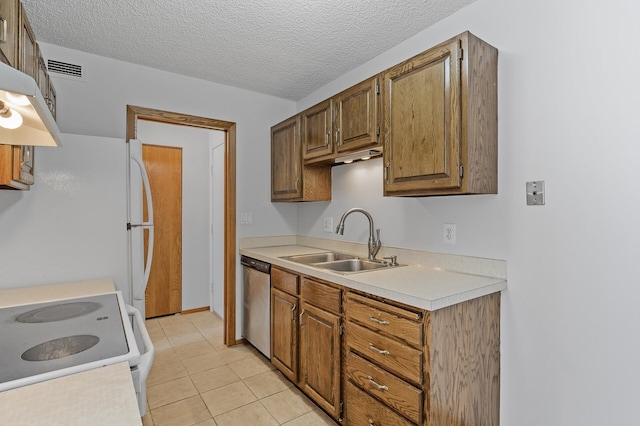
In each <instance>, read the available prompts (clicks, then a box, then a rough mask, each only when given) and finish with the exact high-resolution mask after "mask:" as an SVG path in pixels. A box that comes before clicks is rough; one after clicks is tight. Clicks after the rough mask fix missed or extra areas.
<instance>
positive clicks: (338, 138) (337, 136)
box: [335, 129, 341, 145]
mask: <svg viewBox="0 0 640 426" xmlns="http://www.w3.org/2000/svg"><path fill="white" fill-rule="evenodd" d="M339 135H340V129H338V130H336V139H335V141H336V143H337V144H338V145H341V144H340V137H339Z"/></svg>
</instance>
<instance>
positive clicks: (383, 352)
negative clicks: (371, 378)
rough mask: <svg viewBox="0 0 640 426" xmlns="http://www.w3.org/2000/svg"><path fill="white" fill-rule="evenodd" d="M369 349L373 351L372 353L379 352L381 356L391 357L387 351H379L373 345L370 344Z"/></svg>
mask: <svg viewBox="0 0 640 426" xmlns="http://www.w3.org/2000/svg"><path fill="white" fill-rule="evenodd" d="M369 349H371V350H372V351H375V352H378V353H379V354H380V355H389V351H388V350H386V349H378V348H376V347H375V346H374V345H373V343H369Z"/></svg>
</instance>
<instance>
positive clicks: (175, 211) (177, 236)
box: [142, 145, 182, 318]
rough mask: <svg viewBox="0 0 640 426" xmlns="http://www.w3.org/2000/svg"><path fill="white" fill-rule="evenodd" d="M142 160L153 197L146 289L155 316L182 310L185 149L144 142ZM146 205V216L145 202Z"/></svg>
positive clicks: (149, 314)
mask: <svg viewBox="0 0 640 426" xmlns="http://www.w3.org/2000/svg"><path fill="white" fill-rule="evenodd" d="M142 159H143V161H144V165H145V167H146V168H147V173H148V174H149V184H150V186H151V197H152V198H153V223H154V232H155V238H154V245H153V262H152V266H151V274H150V276H149V283H148V284H147V290H146V292H145V312H146V317H147V318H152V317H157V316H161V315H169V314H174V313H177V312H180V311H182V148H175V147H167V146H158V145H142ZM143 208H144V215H145V218H146V217H147V205H146V202H145V203H144V206H143ZM145 220H146V219H145ZM147 232H148V231H145V253H147V247H148V234H147ZM145 261H146V260H145Z"/></svg>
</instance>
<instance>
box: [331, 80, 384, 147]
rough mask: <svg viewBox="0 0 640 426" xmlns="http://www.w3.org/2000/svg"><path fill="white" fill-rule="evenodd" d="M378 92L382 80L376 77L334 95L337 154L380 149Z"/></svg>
mask: <svg viewBox="0 0 640 426" xmlns="http://www.w3.org/2000/svg"><path fill="white" fill-rule="evenodd" d="M379 93H380V86H379V79H378V77H373V78H370V79H368V80H365V81H363V82H361V83H358V84H356V85H355V86H352V87H350V88H348V89H347V90H345V91H343V92H342V93H340V94H338V95H336V96H335V98H334V99H335V102H334V113H335V117H334V129H333V130H334V134H335V136H337V138H336V140H337V152H340V153H344V152H350V151H358V150H362V149H367V148H373V147H377V146H380V144H379V139H378V136H379V134H380V127H379V122H378V111H379V108H378V99H379V97H380V95H379Z"/></svg>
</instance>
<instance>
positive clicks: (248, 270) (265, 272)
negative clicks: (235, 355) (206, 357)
mask: <svg viewBox="0 0 640 426" xmlns="http://www.w3.org/2000/svg"><path fill="white" fill-rule="evenodd" d="M240 263H241V264H242V291H243V301H244V304H243V306H244V307H243V310H242V336H243V337H244V338H245V339H247V341H248V342H249V343H251V344H252V345H253V346H255V347H256V348H257V349H258V350H259V351H260V352H262V353H263V354H264V355H265V356H266V357H267V358H269V359H271V264H269V263H267V262H262V261H260V260H257V259H253V258H251V257H247V256H244V255H243V256H241V257H240Z"/></svg>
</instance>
